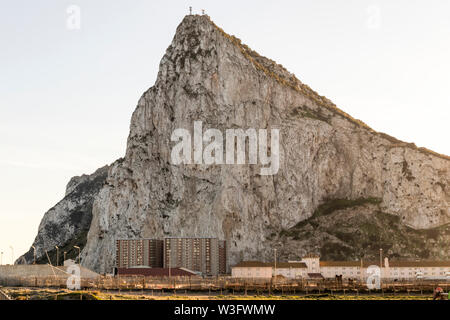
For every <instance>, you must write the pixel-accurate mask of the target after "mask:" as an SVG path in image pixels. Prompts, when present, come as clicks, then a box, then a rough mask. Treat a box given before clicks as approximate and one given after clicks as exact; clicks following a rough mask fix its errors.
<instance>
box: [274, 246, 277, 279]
mask: <svg viewBox="0 0 450 320" xmlns="http://www.w3.org/2000/svg"><path fill="white" fill-rule="evenodd" d="M273 251H274V257H275V259H274V266H275V268H274V276H275V279H276V277H277V249H273Z"/></svg>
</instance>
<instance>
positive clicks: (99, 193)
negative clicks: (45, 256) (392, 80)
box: [21, 15, 450, 272]
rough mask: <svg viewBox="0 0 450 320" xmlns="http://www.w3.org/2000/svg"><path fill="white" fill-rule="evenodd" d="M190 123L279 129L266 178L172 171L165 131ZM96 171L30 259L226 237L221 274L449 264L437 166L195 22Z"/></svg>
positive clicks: (249, 173) (234, 169) (447, 169)
mask: <svg viewBox="0 0 450 320" xmlns="http://www.w3.org/2000/svg"><path fill="white" fill-rule="evenodd" d="M368 99H370V97H368ZM196 121H201V122H202V125H203V130H207V129H210V128H214V129H217V130H219V131H220V132H225V131H226V130H227V129H230V128H242V129H244V130H246V129H249V128H255V129H256V130H259V129H267V130H268V131H270V130H272V129H277V130H279V170H278V171H277V172H276V174H273V175H260V169H261V166H262V165H261V164H259V163H257V164H244V165H230V164H222V165H219V164H213V165H207V164H204V163H200V164H198V163H195V162H193V163H190V164H189V163H185V164H177V165H174V164H173V163H172V161H171V152H172V148H173V146H174V142H173V141H172V140H171V136H172V133H173V132H174V130H176V129H178V128H185V129H187V130H190V132H193V130H194V122H196ZM105 170H107V176H106V174H105V175H103V173H102V172H103V171H102V172H101V174H100V176H99V177H98V178H95V177H93V178H92V179H91V178H89V181H90V182H86V183H78V184H77V187H75V189H74V190H75V191H76V193H73V192H72V193H70V194H69V195H68V196H70V195H71V194H73V197H79V198H77V199H72V200H70V202H67V201H68V200H63V201H66V202H65V203H62V204H61V203H60V204H58V205H57V206H56V207H55V208H53V209H51V210H50V211H49V212H48V213H47V214H46V215H45V216H44V219H43V221H42V223H41V227H40V228H39V234H38V236H37V238H36V241H35V245H37V247H38V250H37V253H38V255H39V257H41V256H42V253H43V250H44V249H45V248H51V247H52V246H54V245H57V244H59V245H68V244H70V243H73V242H77V243H78V244H79V245H80V246H82V248H83V250H82V253H81V258H82V264H83V265H84V266H86V267H88V268H91V269H93V270H95V271H98V272H105V271H106V272H110V270H111V267H113V266H114V264H115V239H117V238H137V237H145V238H161V237H165V236H209V237H219V238H222V239H226V240H227V242H228V246H229V263H230V264H234V263H237V262H239V261H241V260H242V259H246V260H250V259H255V260H264V259H266V260H267V259H270V258H271V257H272V255H273V248H278V252H279V254H280V255H281V257H280V259H297V258H299V257H301V256H302V255H304V254H305V253H307V252H316V253H319V254H321V256H322V257H323V259H359V258H360V257H363V258H365V259H367V258H371V259H372V258H374V257H376V256H377V254H378V250H379V248H383V249H384V254H385V255H386V256H389V257H392V258H395V257H401V258H427V259H428V258H430V259H431V258H436V259H437V258H439V259H449V258H450V250H449V249H450V245H449V239H450V230H449V222H450V209H449V201H450V187H449V186H450V159H449V157H448V156H445V155H440V154H437V153H435V152H432V151H430V150H427V149H424V148H418V147H416V146H415V145H414V144H412V143H405V142H402V141H399V140H397V139H395V138H393V137H391V136H389V135H387V134H383V133H379V132H376V131H374V130H372V129H371V128H370V127H368V126H367V125H365V124H364V123H363V122H361V121H359V120H356V119H354V118H352V117H351V116H350V115H348V114H346V113H345V112H343V111H342V110H340V109H338V108H337V107H336V106H335V105H334V104H333V103H332V102H331V101H329V100H328V99H327V98H325V97H323V96H320V95H318V94H317V93H316V92H314V91H313V90H312V89H311V88H309V87H308V86H307V85H305V84H303V83H302V82H301V81H299V80H298V79H297V78H296V77H295V76H294V75H293V74H291V73H290V72H288V71H287V70H286V69H285V68H283V66H281V65H279V64H277V63H275V62H274V61H272V60H270V59H267V58H265V57H262V56H260V55H259V54H257V53H256V52H255V51H253V50H251V49H250V48H249V47H247V46H246V45H244V44H243V43H242V42H241V41H240V40H239V39H238V38H236V37H234V36H230V35H228V34H227V33H225V32H224V31H223V30H222V29H220V28H219V27H217V26H216V25H215V24H214V23H213V22H212V21H211V20H210V18H209V17H208V16H206V15H202V16H200V15H189V16H186V17H185V18H184V19H183V21H182V22H181V24H180V25H179V26H178V28H177V30H176V34H175V37H174V38H173V41H172V43H171V44H170V46H169V47H168V49H167V51H166V53H165V54H164V56H163V58H162V60H161V63H160V67H159V73H158V77H157V80H156V83H155V84H154V86H153V87H151V88H150V89H149V90H148V91H146V92H145V93H144V94H143V95H142V97H141V98H140V99H139V102H138V105H137V107H136V110H135V111H134V113H133V115H132V119H131V125H130V134H129V137H128V142H127V149H126V154H125V156H124V158H123V159H120V160H118V161H116V162H115V163H113V164H112V165H111V166H110V167H108V168H107V169H105ZM100 180H101V181H100ZM92 181H93V182H92ZM95 181H98V182H99V184H100V182H101V187H98V188H97V186H98V185H97V184H96V183H95ZM93 184H94V185H95V188H93V187H92V185H93ZM74 185H75V184H74ZM72 188H73V187H71V189H72ZM84 188H86V189H87V190H91V191H85V190H84ZM77 190H78V191H77ZM86 194H87V195H86ZM68 196H66V198H67V197H68ZM91 198H92V206H91V205H90V199H91ZM81 199H86V203H87V204H89V205H86V207H85V210H84V209H83V210H77V212H79V213H80V214H79V215H76V217H75V218H73V214H72V212H74V210H75V209H74V207H73V206H72V205H70V203H79V201H82V200H81ZM83 201H84V200H83ZM80 219H81V220H80ZM80 221H81V222H80ZM88 222H89V227H87V225H88ZM87 230H88V232H87ZM83 232H86V234H85V237H84V238H83ZM77 239H78V240H77ZM21 259H22V260H21V261H23V262H27V263H29V262H30V261H32V251H31V250H30V252H28V253H27V254H26V255H25V256H23V257H22V258H21Z"/></svg>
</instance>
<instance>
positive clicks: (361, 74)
mask: <svg viewBox="0 0 450 320" xmlns="http://www.w3.org/2000/svg"><path fill="white" fill-rule="evenodd" d="M72 4H73V5H77V6H79V7H80V9H81V29H80V30H69V29H67V28H66V20H67V18H68V14H67V13H66V9H67V7H68V6H69V5H72ZM189 5H191V6H193V8H194V12H195V13H199V12H200V10H201V9H202V8H203V9H205V10H206V12H207V13H208V14H209V15H210V16H211V18H212V19H213V20H214V21H215V22H216V24H218V25H219V26H221V27H222V28H223V29H224V30H225V31H226V32H228V33H230V34H235V35H236V36H237V37H239V38H240V39H242V40H243V42H244V43H246V44H248V45H249V46H250V47H251V48H252V49H254V50H256V51H257V52H259V53H260V54H262V55H264V56H267V57H269V58H271V59H273V60H276V61H277V62H278V63H280V64H282V65H284V66H285V67H286V68H287V69H288V70H290V71H291V72H294V73H295V74H296V75H297V77H298V78H299V79H300V80H302V81H303V82H304V83H306V84H308V85H310V86H311V87H312V88H313V89H314V90H316V91H318V92H319V94H321V95H325V96H327V97H328V98H330V99H331V100H333V101H334V102H335V103H336V104H337V105H338V106H339V107H340V108H341V109H343V110H345V111H346V112H348V113H350V114H351V115H352V116H353V117H355V118H359V119H361V120H363V121H364V122H366V123H367V124H369V125H370V126H371V127H373V128H374V129H375V130H379V131H383V132H386V133H389V134H391V135H393V136H395V137H397V138H400V139H402V140H405V141H408V142H415V143H416V144H417V145H418V146H425V147H427V148H430V149H432V150H435V151H437V152H440V153H444V154H450V142H449V134H448V132H449V131H448V127H449V124H448V122H449V119H450V96H449V88H450V62H449V58H448V57H450V41H449V39H450V1H446V0H441V1H439V0H432V1H425V0H423V1H417V0H416V1H413V0H403V1H401V0H394V1H393V0H390V1H389V0H388V1H381V0H380V1H377V0H372V1H364V0H341V1H337V0H329V1H325V0H322V1H317V0H315V1H220V2H219V1H148V0H133V1H123V0H120V1H114V0H110V1H103V0H95V1H92V0H85V1H81V0H80V1H75V0H73V1H62V0H40V1H31V0H27V1H25V0H0V46H1V47H0V48H1V50H0V152H1V154H0V251H2V252H4V255H3V263H10V262H11V250H10V248H9V246H10V245H12V246H13V247H14V256H15V258H17V257H18V255H19V254H22V253H23V252H25V251H26V250H27V249H28V248H29V246H30V245H31V243H32V241H33V239H34V237H35V235H36V232H37V229H38V225H39V222H40V220H41V218H42V216H43V214H44V212H45V211H47V210H48V209H49V208H50V207H52V206H53V205H55V204H56V202H57V201H59V200H60V199H61V198H62V197H63V195H64V191H65V185H66V183H67V182H68V181H69V179H70V177H72V176H74V175H80V174H83V173H91V172H92V171H94V170H95V169H96V168H98V167H100V166H103V165H104V164H107V163H111V162H113V161H114V160H115V159H117V158H119V157H121V156H123V155H124V152H125V146H126V138H127V135H128V128H129V121H130V117H131V113H132V112H133V110H134V108H135V106H136V103H137V101H138V99H139V97H140V95H141V94H142V93H143V92H144V91H145V90H146V89H148V88H149V87H150V86H152V85H153V83H154V81H155V79H156V74H157V70H158V65H159V61H160V59H161V57H162V55H163V54H164V52H165V49H166V48H167V46H168V45H169V44H170V42H171V40H172V37H173V35H174V32H175V29H176V27H177V25H178V24H179V23H180V21H181V20H182V18H183V16H184V15H185V14H187V13H188V7H189ZM378 13H379V15H378Z"/></svg>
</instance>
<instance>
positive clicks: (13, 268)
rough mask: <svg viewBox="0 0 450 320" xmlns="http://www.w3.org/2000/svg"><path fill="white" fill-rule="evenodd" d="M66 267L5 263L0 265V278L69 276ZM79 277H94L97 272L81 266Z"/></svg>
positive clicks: (96, 275)
mask: <svg viewBox="0 0 450 320" xmlns="http://www.w3.org/2000/svg"><path fill="white" fill-rule="evenodd" d="M67 268H68V267H67V266H66V267H61V266H60V267H52V266H50V265H44V264H35V265H6V266H0V279H12V278H19V277H52V276H55V275H56V276H59V277H61V276H67V277H68V276H69V274H68V273H67ZM80 271H81V278H89V279H95V278H97V277H98V274H97V273H95V272H93V271H91V270H89V269H86V268H84V267H81V269H80Z"/></svg>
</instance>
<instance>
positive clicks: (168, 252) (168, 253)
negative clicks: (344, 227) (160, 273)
mask: <svg viewBox="0 0 450 320" xmlns="http://www.w3.org/2000/svg"><path fill="white" fill-rule="evenodd" d="M170 253H171V250H170V249H168V250H167V255H168V256H169V279H170V276H171V274H170V260H171V258H170Z"/></svg>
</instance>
